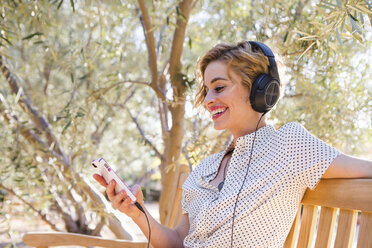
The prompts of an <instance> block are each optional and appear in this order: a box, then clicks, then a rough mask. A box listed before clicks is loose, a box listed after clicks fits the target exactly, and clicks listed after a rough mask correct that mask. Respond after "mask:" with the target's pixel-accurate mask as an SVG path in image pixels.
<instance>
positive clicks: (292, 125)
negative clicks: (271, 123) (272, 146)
mask: <svg viewBox="0 0 372 248" xmlns="http://www.w3.org/2000/svg"><path fill="white" fill-rule="evenodd" d="M303 130H305V131H306V128H305V127H304V126H302V125H301V124H300V123H298V122H288V123H287V124H284V125H283V126H282V127H280V128H279V129H278V132H280V133H295V132H301V131H303Z"/></svg>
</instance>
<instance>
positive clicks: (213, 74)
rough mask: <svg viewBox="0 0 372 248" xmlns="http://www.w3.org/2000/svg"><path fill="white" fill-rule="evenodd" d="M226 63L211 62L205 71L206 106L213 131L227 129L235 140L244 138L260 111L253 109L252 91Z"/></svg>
mask: <svg viewBox="0 0 372 248" xmlns="http://www.w3.org/2000/svg"><path fill="white" fill-rule="evenodd" d="M230 78H231V79H232V81H231V80H230V79H229V76H228V73H227V64H226V63H225V62H223V61H214V62H211V63H210V64H209V65H208V66H207V68H206V70H205V72H204V84H205V87H206V92H207V94H206V96H205V99H204V107H205V108H206V109H207V110H208V111H209V112H210V114H211V118H212V119H213V122H214V128H215V129H218V130H223V129H227V130H229V131H230V132H231V133H232V134H233V135H234V136H235V137H239V136H241V135H244V134H245V133H244V132H245V131H246V129H247V125H248V126H250V125H249V124H250V122H252V121H253V120H256V118H257V112H255V111H254V110H253V109H252V106H251V104H250V101H249V92H248V89H247V87H246V86H244V85H243V84H242V83H241V81H242V79H241V77H240V76H239V75H238V74H236V73H235V72H234V71H232V70H230Z"/></svg>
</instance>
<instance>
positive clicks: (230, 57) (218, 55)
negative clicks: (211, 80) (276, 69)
mask: <svg viewBox="0 0 372 248" xmlns="http://www.w3.org/2000/svg"><path fill="white" fill-rule="evenodd" d="M214 61H222V62H225V63H226V64H227V73H228V75H229V71H230V69H231V70H233V71H234V72H235V73H236V74H237V75H239V76H240V77H241V79H242V84H243V85H245V86H246V87H247V88H248V90H249V91H250V90H251V88H252V82H253V81H254V80H255V79H256V78H257V77H258V76H259V75H260V74H262V73H268V66H269V60H268V58H267V57H266V56H265V55H264V54H263V53H262V51H261V49H259V48H258V47H256V46H253V47H252V46H251V44H250V43H249V42H248V41H242V42H239V43H238V44H236V45H235V44H224V43H221V44H218V45H216V46H214V47H213V48H212V49H210V50H209V51H208V52H207V53H206V54H205V55H204V56H203V57H202V58H201V59H200V60H199V62H198V65H197V77H198V79H199V81H200V83H199V87H198V90H197V93H196V95H195V105H196V106H200V105H203V102H204V99H205V96H206V94H207V91H206V88H205V85H204V72H205V69H206V68H207V66H208V65H209V64H210V63H211V62H214ZM230 79H231V78H230Z"/></svg>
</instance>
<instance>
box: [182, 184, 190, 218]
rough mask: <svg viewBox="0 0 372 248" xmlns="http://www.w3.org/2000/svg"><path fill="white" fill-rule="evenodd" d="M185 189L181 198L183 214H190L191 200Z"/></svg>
mask: <svg viewBox="0 0 372 248" xmlns="http://www.w3.org/2000/svg"><path fill="white" fill-rule="evenodd" d="M185 192H186V191H185V189H184V188H182V199H181V207H182V214H188V213H189V211H188V209H189V208H188V206H189V201H188V197H186V193H185Z"/></svg>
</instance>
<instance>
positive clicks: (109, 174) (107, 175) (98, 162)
mask: <svg viewBox="0 0 372 248" xmlns="http://www.w3.org/2000/svg"><path fill="white" fill-rule="evenodd" d="M92 166H93V167H94V168H95V169H96V171H97V174H99V175H101V176H102V177H103V178H104V179H105V181H106V183H109V182H111V180H115V182H116V186H115V193H116V194H118V193H119V192H121V191H122V190H124V191H125V192H126V193H127V195H128V196H129V198H130V199H131V200H132V201H133V202H136V201H137V198H136V197H135V196H134V195H133V193H132V192H131V191H130V189H129V188H128V186H127V185H126V184H125V183H124V182H123V181H122V180H121V179H120V178H119V176H118V175H117V174H116V173H115V171H114V170H113V169H112V168H111V167H110V165H109V164H108V163H107V162H106V161H105V160H104V159H103V158H99V159H95V160H93V161H92Z"/></svg>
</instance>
